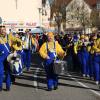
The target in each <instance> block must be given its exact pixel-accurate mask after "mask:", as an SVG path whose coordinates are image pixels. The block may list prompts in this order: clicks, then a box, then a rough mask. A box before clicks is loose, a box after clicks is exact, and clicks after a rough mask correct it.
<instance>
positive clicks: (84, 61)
mask: <svg viewBox="0 0 100 100" xmlns="http://www.w3.org/2000/svg"><path fill="white" fill-rule="evenodd" d="M88 41H89V40H88V37H86V36H85V35H81V37H80V41H78V42H77V43H76V44H75V46H74V51H75V53H76V54H77V56H78V60H79V64H80V66H81V69H82V74H83V77H86V76H87V77H89V66H88V59H89V53H88V51H87V45H88Z"/></svg>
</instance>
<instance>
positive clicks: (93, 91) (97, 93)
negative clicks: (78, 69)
mask: <svg viewBox="0 0 100 100" xmlns="http://www.w3.org/2000/svg"><path fill="white" fill-rule="evenodd" d="M68 76H69V77H71V79H72V80H74V81H76V82H77V83H78V84H79V85H81V86H83V87H85V88H87V89H89V91H91V92H92V93H94V94H96V95H97V96H100V93H99V92H97V91H95V90H92V89H90V87H89V86H87V85H85V84H83V83H82V82H79V81H78V80H77V79H76V78H73V77H72V75H70V74H68Z"/></svg>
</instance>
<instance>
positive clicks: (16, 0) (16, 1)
mask: <svg viewBox="0 0 100 100" xmlns="http://www.w3.org/2000/svg"><path fill="white" fill-rule="evenodd" d="M15 3H16V9H17V8H18V0H15Z"/></svg>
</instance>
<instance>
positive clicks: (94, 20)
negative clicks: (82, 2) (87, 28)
mask: <svg viewBox="0 0 100 100" xmlns="http://www.w3.org/2000/svg"><path fill="white" fill-rule="evenodd" d="M90 20H91V27H92V28H93V27H97V28H100V15H99V11H97V10H96V9H93V10H92V12H91V15H90Z"/></svg>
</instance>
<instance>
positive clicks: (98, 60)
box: [94, 54, 100, 81]
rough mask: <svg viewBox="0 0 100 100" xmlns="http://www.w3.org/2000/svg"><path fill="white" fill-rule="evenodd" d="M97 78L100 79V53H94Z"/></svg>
mask: <svg viewBox="0 0 100 100" xmlns="http://www.w3.org/2000/svg"><path fill="white" fill-rule="evenodd" d="M94 73H95V80H96V81H100V55H96V54H95V55H94Z"/></svg>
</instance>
